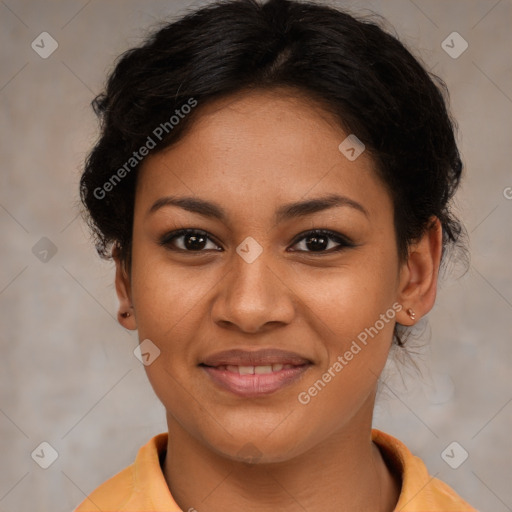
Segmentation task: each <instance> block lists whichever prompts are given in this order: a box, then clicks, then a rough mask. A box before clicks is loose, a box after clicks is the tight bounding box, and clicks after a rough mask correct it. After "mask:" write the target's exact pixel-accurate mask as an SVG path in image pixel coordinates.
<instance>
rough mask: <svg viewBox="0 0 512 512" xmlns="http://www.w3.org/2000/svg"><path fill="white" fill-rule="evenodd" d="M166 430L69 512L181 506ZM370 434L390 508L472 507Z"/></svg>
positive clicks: (388, 441)
mask: <svg viewBox="0 0 512 512" xmlns="http://www.w3.org/2000/svg"><path fill="white" fill-rule="evenodd" d="M167 435H168V434H167V433H164V434H159V435H157V436H155V437H154V438H153V439H151V440H150V441H149V442H148V443H147V444H146V445H145V446H143V447H142V448H141V449H140V450H139V453H138V454H137V457H136V459H135V462H134V463H133V464H131V465H130V466H128V467H127V468H125V469H124V470H123V471H121V472H120V473H118V474H117V475H115V476H114V477H112V478H110V479H109V480H107V481H106V482H105V483H103V484H102V485H100V486H99V487H98V488H97V489H96V490H95V491H94V492H93V493H92V494H90V495H89V497H88V498H86V499H85V500H84V502H83V503H82V504H81V505H80V506H79V507H78V508H77V509H76V510H75V512H98V510H100V511H102V512H114V511H116V512H183V511H182V510H181V509H180V507H179V506H178V505H177V504H176V502H175V501H174V499H173V497H172V495H171V493H170V491H169V488H168V486H167V483H166V481H165V478H164V475H163V473H162V469H161V467H160V457H161V456H162V455H163V453H164V452H165V450H166V449H167ZM372 439H373V441H374V442H375V443H376V444H377V445H378V446H379V447H380V449H381V451H382V452H383V455H384V456H385V458H386V459H387V460H390V461H391V463H392V464H393V465H394V466H395V467H396V470H397V471H398V472H399V474H400V475H401V478H402V489H401V492H400V497H399V499H398V503H397V506H396V508H395V512H478V511H477V510H476V509H475V508H473V507H471V506H470V505H469V504H468V503H466V502H465V501H464V500H463V499H462V498H461V497H460V496H459V495H458V494H457V493H456V492H455V491H454V490H453V489H452V488H451V487H449V486H448V485H446V484H445V483H444V482H442V481H440V480H438V479H437V478H433V477H431V476H430V475H429V474H428V471H427V468H426V466H425V464H424V463H423V462H422V460H421V459H420V458H418V457H415V456H414V455H413V454H412V453H411V452H410V451H409V450H408V448H407V447H406V446H405V445H404V444H403V443H402V442H401V441H399V440H398V439H395V438H394V437H392V436H390V435H389V434H386V433H384V432H381V431H380V430H377V429H373V430H372ZM185 512H186V511H185Z"/></svg>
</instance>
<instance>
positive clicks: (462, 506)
mask: <svg viewBox="0 0 512 512" xmlns="http://www.w3.org/2000/svg"><path fill="white" fill-rule="evenodd" d="M372 440H373V442H374V443H375V444H376V445H377V446H378V447H379V449H380V450H381V453H382V455H383V457H384V458H385V459H386V462H387V463H388V465H389V466H390V468H391V469H392V470H393V471H395V472H396V473H397V474H398V476H399V477H400V479H401V482H402V488H401V491H400V497H399V499H398V503H397V505H396V510H397V511H400V512H422V511H425V510H429V511H431V512H478V511H477V510H476V509H475V508H473V507H472V506H471V505H470V504H469V503H467V502H466V501H464V499H463V498H462V497H461V496H459V495H458V494H457V493H456V492H455V491H454V490H453V489H452V488H451V487H450V486H449V485H447V484H446V483H444V482H443V481H441V480H439V479H437V478H435V477H433V476H431V475H430V474H429V473H428V470H427V467H426V466H425V464H424V462H423V461H422V460H421V459H420V458H419V457H416V456H415V455H413V454H412V453H411V452H410V451H409V449H408V448H407V446H405V444H403V443H402V442H401V441H399V440H398V439H396V438H395V437H393V436H391V435H389V434H386V433H385V432H381V431H380V430H377V429H373V430H372Z"/></svg>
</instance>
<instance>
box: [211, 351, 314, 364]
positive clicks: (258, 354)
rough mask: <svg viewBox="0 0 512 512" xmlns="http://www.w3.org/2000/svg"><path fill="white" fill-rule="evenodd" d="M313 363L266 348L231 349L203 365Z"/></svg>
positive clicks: (286, 352)
mask: <svg viewBox="0 0 512 512" xmlns="http://www.w3.org/2000/svg"><path fill="white" fill-rule="evenodd" d="M308 363H311V361H310V360H309V359H306V358H305V357H302V356H300V355H299V354H296V353H295V352H289V351H286V350H280V349H276V348H266V349H260V350H251V351H249V350H243V349H237V348H235V349H231V350H224V351H222V352H216V353H215V354H212V355H210V356H207V357H205V358H204V359H203V361H202V362H201V364H203V365H206V366H224V365H233V366H267V365H272V364H291V365H294V366H301V365H303V364H308Z"/></svg>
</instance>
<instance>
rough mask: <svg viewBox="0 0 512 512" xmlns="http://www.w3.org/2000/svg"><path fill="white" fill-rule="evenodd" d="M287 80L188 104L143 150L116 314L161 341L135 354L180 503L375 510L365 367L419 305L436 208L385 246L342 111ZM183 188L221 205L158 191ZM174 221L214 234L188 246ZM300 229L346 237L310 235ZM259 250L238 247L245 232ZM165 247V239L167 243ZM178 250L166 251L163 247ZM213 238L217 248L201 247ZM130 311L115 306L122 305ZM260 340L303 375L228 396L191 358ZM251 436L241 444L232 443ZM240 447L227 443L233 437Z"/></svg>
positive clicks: (377, 479)
mask: <svg viewBox="0 0 512 512" xmlns="http://www.w3.org/2000/svg"><path fill="white" fill-rule="evenodd" d="M289 92H290V91H286V90H284V89H275V90H267V91H250V92H247V91H245V92H243V93H239V94H237V95H233V96H230V97H229V98H225V99H222V100H217V101H216V102H214V103H211V104H207V105H204V106H199V107H198V108H201V111H200V112H199V116H198V119H197V120H196V122H195V123H194V124H193V125H192V128H191V129H190V131H189V132H188V133H187V134H186V135H185V137H183V138H182V139H181V140H180V141H179V142H178V143H177V144H175V145H174V146H172V147H170V148H167V149H166V150H164V151H163V152H160V153H157V154H155V155H152V156H150V157H148V158H147V159H146V161H145V162H144V164H143V166H142V169H141V171H140V175H139V177H138V182H137V190H136V200H135V211H134V226H133V246H132V263H131V268H129V269H126V268H125V265H124V263H123V262H122V261H121V260H120V259H119V255H118V254H117V253H114V256H115V261H116V269H117V270H116V289H117V293H118V296H119V301H120V308H119V321H120V322H121V324H122V325H123V326H124V327H126V328H127V329H138V331H139V339H140V340H144V339H150V340H151V341H152V342H153V343H154V344H155V345H157V346H158V347H159V349H160V351H161V353H160V356H159V357H158V358H157V359H156V360H155V361H154V362H153V363H152V364H151V365H149V366H147V367H146V371H147V375H148V377H149V380H150V382H151V385H152V386H153V388H154V390H155V392H156V394H157V396H158V397H159V399H160V400H161V401H162V403H163V404H164V406H165V408H166V411H167V423H168V428H169V443H168V452H167V453H169V454H172V456H167V457H166V459H165V463H164V466H163V469H164V475H165V478H166V481H167V483H168V485H169V488H170V490H171V492H172V494H173V497H174V498H175V500H176V502H177V503H178V504H179V505H180V507H181V508H182V509H183V510H189V508H191V507H194V508H195V509H197V510H198V511H199V512H202V511H212V512H217V511H219V512H220V511H238V510H248V511H270V510H281V511H285V512H288V511H290V512H291V511H294V512H295V511H301V512H303V511H304V510H308V511H320V510H321V511H323V512H330V511H332V512H334V511H336V512H340V511H346V512H348V511H350V512H354V511H363V510H364V511H365V512H368V511H370V510H371V511H375V512H377V511H389V512H391V511H392V510H393V509H394V506H395V504H396V502H397V500H398V496H399V493H400V484H401V483H400V481H399V480H398V479H397V477H396V475H393V474H392V472H391V471H390V469H389V468H388V467H387V465H386V463H385V461H384V459H383V457H382V455H381V453H380V451H379V449H378V448H377V447H376V445H375V444H374V443H372V441H371V437H370V436H371V426H372V413H373V408H374V401H375V394H376V388H377V379H378V376H379V375H380V373H381V372H382V369H383V367H384V364H385V362H386V359H387V356H388V352H389V349H390V346H391V343H392V335H393V327H394V322H395V321H398V322H400V323H401V324H404V325H412V324H413V323H414V322H413V321H412V320H411V318H410V316H409V315H408V314H407V313H406V310H407V308H413V310H414V311H415V313H416V320H415V321H418V319H419V318H421V317H422V316H423V315H425V314H426V313H427V312H428V311H429V310H430V309H431V308H432V306H433V303H434V300H435V295H436V286H437V277H438V268H439V262H440V257H441V227H440V224H439V221H438V220H437V219H433V220H434V223H433V225H432V227H431V228H430V229H428V230H427V231H426V232H425V234H424V235H423V237H422V238H421V239H420V240H419V241H418V242H417V243H415V244H414V245H412V246H411V247H410V250H409V256H408V258H407V260H406V261H403V262H400V261H399V258H398V253H397V244H396V235H395V232H394V225H393V204H392V201H391V197H390V195H389V193H388V191H387V189H386V187H385V185H384V184H383V183H382V182H381V180H380V179H379V178H378V177H377V175H376V173H375V170H374V163H373V161H372V159H371V157H370V155H369V154H368V152H364V153H363V154H362V155H361V156H359V157H358V158H357V159H356V160H355V161H353V162H351V161H349V160H348V159H347V158H345V156H344V155H343V154H342V153H341V152H340V151H339V149H338V146H339V144H340V143H341V142H342V141H343V140H344V139H345V138H346V136H347V133H345V132H344V131H343V129H342V128H341V127H340V125H339V123H337V122H336V120H335V119H333V118H331V117H330V114H328V113H327V112H325V111H324V110H322V109H321V107H320V106H319V105H316V104H315V103H313V102H312V101H310V100H308V99H307V98H304V97H302V96H300V95H299V94H297V93H295V94H293V95H291V94H287V93H289ZM333 193H336V194H339V195H342V196H346V197H348V198H350V199H351V200H352V201H355V202H357V203H359V204H360V205H361V206H362V208H363V209H364V210H365V212H366V213H363V212H362V211H360V210H359V209H356V208H354V207H352V206H347V205H344V206H338V207H330V208H328V209H324V210H322V211H318V212H316V213H313V214H310V215H304V216H301V217H295V218H290V219H287V220H283V221H280V222H276V220H275V218H274V214H275V212H276V210H277V209H278V208H280V207H282V206H283V205H284V204H289V203H294V202H299V201H305V200H310V199H313V198H318V197H323V196H326V195H329V194H333ZM171 195H172V196H177V197H184V196H193V197H195V198H200V199H203V200H206V201H211V202H214V203H216V204H217V205H219V206H220V207H222V208H223V209H224V210H225V213H226V219H225V220H224V221H220V220H218V219H215V218H210V217H206V216H203V215H200V214H198V213H194V212H191V211H187V210H185V209H183V208H180V207H177V206H163V207H162V208H159V209H157V210H156V211H154V212H152V213H150V212H149V210H150V208H151V206H152V205H153V204H154V203H155V201H157V200H158V199H161V198H162V197H165V196H171ZM180 228H188V229H200V230H203V231H206V232H207V233H208V234H209V235H210V236H211V237H212V238H213V240H212V239H209V240H208V241H207V243H206V244H205V245H204V248H203V249H201V250H202V252H197V251H190V250H189V251H188V252H185V251H186V249H185V248H184V245H183V244H184V243H185V242H186V241H187V240H186V237H181V238H179V239H175V240H174V241H173V242H170V243H169V244H168V245H167V247H165V246H162V245H160V244H159V241H160V239H161V238H162V237H164V235H166V234H167V233H170V232H172V231H174V230H177V229H180ZM311 229H329V230H332V231H334V232H336V233H339V234H341V235H344V236H346V237H349V238H350V239H351V240H352V241H353V242H354V243H355V244H356V245H355V247H342V250H340V251H336V252H333V251H332V248H336V247H339V243H338V242H337V241H336V240H333V239H328V240H329V245H328V246H326V248H325V249H324V251H323V252H315V251H312V250H311V249H310V248H309V246H308V245H306V242H307V241H308V240H309V239H308V238H307V237H306V238H304V237H302V238H299V239H297V236H298V235H301V234H302V233H303V232H306V231H308V230H311ZM248 236H250V237H252V238H253V239H255V240H256V241H257V242H258V243H259V244H260V246H261V247H262V250H263V252H262V253H261V254H260V255H259V257H257V258H256V260H255V261H253V262H252V263H247V262H246V261H245V260H244V259H242V258H241V257H240V256H239V254H238V253H237V252H236V248H237V247H238V246H239V245H240V244H241V242H242V241H243V240H244V239H245V238H246V237H248ZM172 247H174V248H175V249H176V250H174V251H173V250H172ZM179 248H182V251H181V252H180V251H179V250H178V249H179ZM218 248H221V249H222V250H221V251H218V250H215V249H218ZM394 303H399V304H401V305H402V306H403V309H402V310H401V311H399V312H398V313H397V314H396V317H395V319H394V320H393V321H390V322H389V323H386V324H385V326H384V328H382V329H381V330H380V331H379V333H378V335H376V336H375V337H374V338H372V339H370V340H369V342H368V344H367V345H366V346H365V347H364V348H363V349H362V350H361V351H360V352H359V353H358V354H357V355H355V356H354V358H353V359H352V360H351V361H350V362H349V363H348V364H347V365H346V366H345V367H344V368H343V370H342V371H341V372H339V373H338V374H336V377H334V378H333V379H332V380H331V382H329V383H328V384H327V385H326V386H325V387H324V388H323V389H322V390H321V391H320V392H319V393H318V394H317V396H315V397H313V398H311V401H310V402H309V403H308V404H306V405H303V404H301V403H299V401H298V398H297V397H298V395H299V393H300V392H303V391H307V390H308V388H309V387H310V386H312V384H313V383H314V382H315V381H317V380H318V379H320V378H321V377H322V374H324V372H326V371H327V370H328V369H329V368H330V367H332V366H333V364H334V363H335V361H336V358H337V357H338V356H339V355H343V354H344V353H345V352H346V351H347V350H348V349H349V347H350V345H351V343H352V341H353V340H355V339H356V338H357V336H358V334H359V333H361V332H362V331H364V329H365V328H367V327H370V326H373V325H374V324H375V322H376V321H377V320H378V319H379V318H380V315H381V314H383V313H385V312H386V311H387V310H388V309H389V308H391V307H392V305H393V304H394ZM126 311H129V312H131V313H132V314H131V315H130V316H129V317H128V318H123V317H122V316H121V313H123V312H126ZM235 347H236V348H247V349H254V348H267V347H275V348H281V349H284V350H291V351H294V352H297V353H299V354H300V355H302V356H304V357H307V358H308V359H310V360H311V361H312V362H313V365H311V366H310V368H309V369H308V370H307V371H306V372H305V373H304V374H303V375H302V377H301V379H299V380H298V381H296V382H294V383H292V384H291V385H289V386H287V387H285V388H283V389H280V390H278V391H277V392H274V393H272V394H270V395H266V396H264V397H257V398H242V397H239V396H236V395H234V394H232V393H230V392H229V391H225V390H223V389H221V388H219V387H218V386H216V385H215V384H213V383H212V381H211V380H210V379H209V376H208V375H207V374H205V372H204V371H203V370H202V369H201V368H200V367H199V366H198V364H199V363H200V362H201V360H202V358H203V357H205V356H206V355H211V354H213V353H215V352H218V351H220V350H225V349H230V348H235ZM248 450H249V451H250V450H252V451H253V452H254V453H255V454H256V455H257V457H256V460H251V459H250V458H248V457H247V451H248ZM240 451H242V453H240Z"/></svg>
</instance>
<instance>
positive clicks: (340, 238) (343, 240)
mask: <svg viewBox="0 0 512 512" xmlns="http://www.w3.org/2000/svg"><path fill="white" fill-rule="evenodd" d="M185 235H200V236H204V237H206V238H207V239H208V240H209V241H211V242H213V243H215V244H217V243H216V242H215V241H214V239H213V238H212V237H210V236H209V235H208V233H206V231H202V230H200V229H179V230H178V231H173V232H171V233H167V234H166V235H164V236H163V237H162V238H161V240H160V242H159V243H160V245H161V246H163V247H166V248H168V249H169V250H172V251H179V252H188V253H192V254H193V253H198V254H199V253H201V252H205V249H202V250H199V251H189V250H186V249H180V248H175V247H172V244H171V242H172V241H173V240H175V239H177V238H180V237H182V236H185ZM313 236H325V237H327V238H329V239H331V240H333V241H335V242H336V243H338V244H339V246H338V247H337V248H335V249H334V250H333V249H332V248H331V249H329V250H324V251H305V250H298V251H292V252H303V253H309V254H318V255H321V254H332V253H333V252H339V251H341V250H343V249H347V248H352V247H356V244H354V243H353V242H352V241H351V240H350V239H349V238H348V237H346V236H344V235H341V234H339V233H336V232H334V231H329V230H328V229H313V230H310V231H306V232H303V233H301V234H300V235H298V236H297V237H296V238H295V239H294V241H293V243H292V245H297V243H299V242H301V241H302V240H304V239H307V238H309V237H313ZM217 245H218V244H217Z"/></svg>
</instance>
